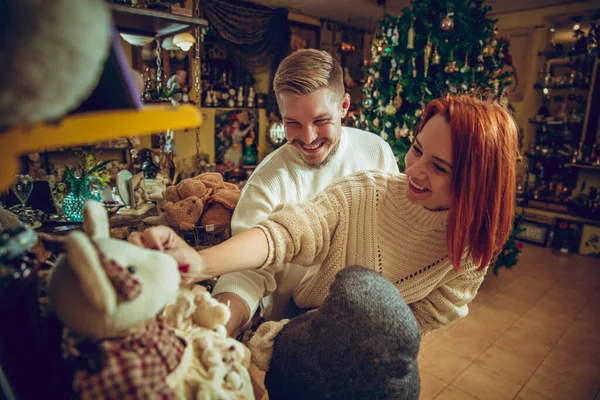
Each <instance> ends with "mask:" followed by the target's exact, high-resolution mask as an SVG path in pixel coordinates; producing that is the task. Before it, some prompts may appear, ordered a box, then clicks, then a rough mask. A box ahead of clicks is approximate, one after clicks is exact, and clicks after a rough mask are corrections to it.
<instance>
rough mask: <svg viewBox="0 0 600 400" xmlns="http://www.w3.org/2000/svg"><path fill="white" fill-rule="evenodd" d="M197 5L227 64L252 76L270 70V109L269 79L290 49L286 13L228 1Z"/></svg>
mask: <svg viewBox="0 0 600 400" xmlns="http://www.w3.org/2000/svg"><path fill="white" fill-rule="evenodd" d="M200 4H201V7H202V11H203V16H204V18H206V19H207V20H208V23H209V24H210V26H211V27H212V28H213V29H214V31H215V32H216V34H217V35H216V36H217V40H218V41H219V43H220V44H221V45H222V46H223V47H224V48H225V49H226V51H227V57H228V58H229V59H230V60H231V61H233V62H234V63H235V64H236V65H239V66H241V67H243V68H245V69H247V70H250V71H253V72H263V71H265V70H269V69H270V71H271V76H270V82H269V97H268V100H267V106H268V107H272V106H273V105H274V103H273V100H274V99H273V95H272V92H273V91H272V90H271V87H272V84H273V75H274V74H275V70H276V68H277V66H278V65H279V63H280V62H281V60H283V58H284V57H285V56H286V55H287V54H288V53H289V47H290V35H291V32H290V24H289V21H288V13H287V10H285V9H283V8H277V9H271V8H266V7H262V6H258V5H254V4H250V3H244V2H239V1H235V2H232V1H230V0H229V1H224V0H203V1H202V2H201V3H200Z"/></svg>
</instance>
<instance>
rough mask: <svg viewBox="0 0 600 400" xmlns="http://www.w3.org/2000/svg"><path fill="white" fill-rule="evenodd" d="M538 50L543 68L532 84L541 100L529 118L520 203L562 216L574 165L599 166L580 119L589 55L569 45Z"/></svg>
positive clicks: (573, 181) (587, 82)
mask: <svg viewBox="0 0 600 400" xmlns="http://www.w3.org/2000/svg"><path fill="white" fill-rule="evenodd" d="M538 55H539V56H540V57H544V58H545V61H544V70H543V76H542V77H541V79H540V81H541V82H538V83H535V84H534V88H535V89H539V90H542V91H543V93H544V97H545V100H544V104H543V105H542V107H540V110H539V111H538V113H537V115H536V116H535V117H532V118H530V119H529V123H531V124H535V125H536V126H537V133H536V137H535V140H534V141H533V142H532V143H531V144H530V147H529V149H528V150H527V151H526V152H525V155H526V156H527V158H528V166H529V171H528V174H527V179H526V181H525V182H524V186H525V196H524V197H525V204H527V202H531V203H533V204H535V208H538V209H539V208H544V207H546V208H547V209H548V210H549V211H554V212H556V211H558V212H563V213H566V214H564V215H563V216H568V214H570V213H569V212H568V210H569V204H570V202H571V199H572V196H573V195H574V194H575V192H576V189H577V185H578V181H577V179H578V175H579V170H580V169H583V168H585V169H589V170H600V167H599V168H596V167H595V166H594V165H591V164H592V163H593V162H594V161H595V160H594V157H595V156H596V152H597V151H600V149H596V146H595V145H594V146H593V143H594V141H590V140H587V141H586V135H585V122H584V121H585V115H586V114H587V113H589V108H590V107H589V101H590V95H591V90H590V89H591V87H592V86H593V82H592V81H593V75H594V74H593V73H592V69H593V68H592V67H593V65H594V56H593V55H589V54H575V52H574V51H571V50H569V51H567V52H566V53H554V52H538ZM591 153H594V154H591ZM544 203H545V204H546V206H544Z"/></svg>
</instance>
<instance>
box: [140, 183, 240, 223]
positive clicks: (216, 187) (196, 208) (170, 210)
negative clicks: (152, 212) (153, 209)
mask: <svg viewBox="0 0 600 400" xmlns="http://www.w3.org/2000/svg"><path fill="white" fill-rule="evenodd" d="M240 195H241V191H240V189H239V188H238V187H237V186H236V185H234V184H232V183H229V182H224V181H223V176H222V175H221V174H219V173H217V172H206V173H203V174H200V175H198V176H197V177H195V178H192V179H184V180H183V181H181V182H180V183H179V184H177V185H173V186H169V187H168V188H167V189H166V190H165V191H164V192H163V197H164V200H165V201H167V203H166V204H164V206H163V210H164V213H163V214H161V215H160V216H158V217H154V216H153V217H147V218H145V219H144V222H146V223H148V224H150V225H168V226H170V227H172V228H175V229H179V230H192V229H193V228H194V227H195V226H198V225H199V224H200V225H203V226H206V225H215V226H218V228H217V229H216V230H215V231H214V232H215V233H219V232H218V231H222V230H224V229H225V228H224V226H226V225H227V224H229V223H230V221H231V217H232V215H233V210H234V209H235V207H236V205H237V202H238V200H239V198H240ZM154 199H155V200H158V196H157V195H154ZM158 201H160V200H158Z"/></svg>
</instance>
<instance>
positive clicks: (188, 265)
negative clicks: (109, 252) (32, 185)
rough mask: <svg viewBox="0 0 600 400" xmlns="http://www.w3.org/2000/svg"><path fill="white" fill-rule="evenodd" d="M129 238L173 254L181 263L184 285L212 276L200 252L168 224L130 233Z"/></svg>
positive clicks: (141, 244) (137, 243)
mask: <svg viewBox="0 0 600 400" xmlns="http://www.w3.org/2000/svg"><path fill="white" fill-rule="evenodd" d="M128 240H129V242H130V243H133V244H135V245H137V246H140V247H144V248H147V249H151V250H159V251H162V252H165V253H167V254H169V255H171V256H172V257H173V258H174V259H175V261H177V264H178V265H179V271H180V272H181V284H182V285H187V284H190V283H195V282H200V281H203V280H205V279H209V278H212V275H209V274H207V273H206V267H205V264H204V262H203V260H202V257H201V256H200V254H198V252H197V251H196V250H194V249H193V248H192V247H191V246H190V245H188V244H187V243H186V242H185V240H183V239H182V238H181V237H180V236H179V235H178V234H177V233H175V231H173V229H171V228H169V227H167V226H162V225H160V226H155V227H152V228H148V229H146V230H144V231H142V232H134V233H132V234H131V235H129V238H128Z"/></svg>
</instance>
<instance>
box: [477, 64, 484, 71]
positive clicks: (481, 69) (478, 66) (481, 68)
mask: <svg viewBox="0 0 600 400" xmlns="http://www.w3.org/2000/svg"><path fill="white" fill-rule="evenodd" d="M484 70H485V67H484V66H483V64H478V65H477V68H476V71H477V72H483V71H484Z"/></svg>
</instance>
